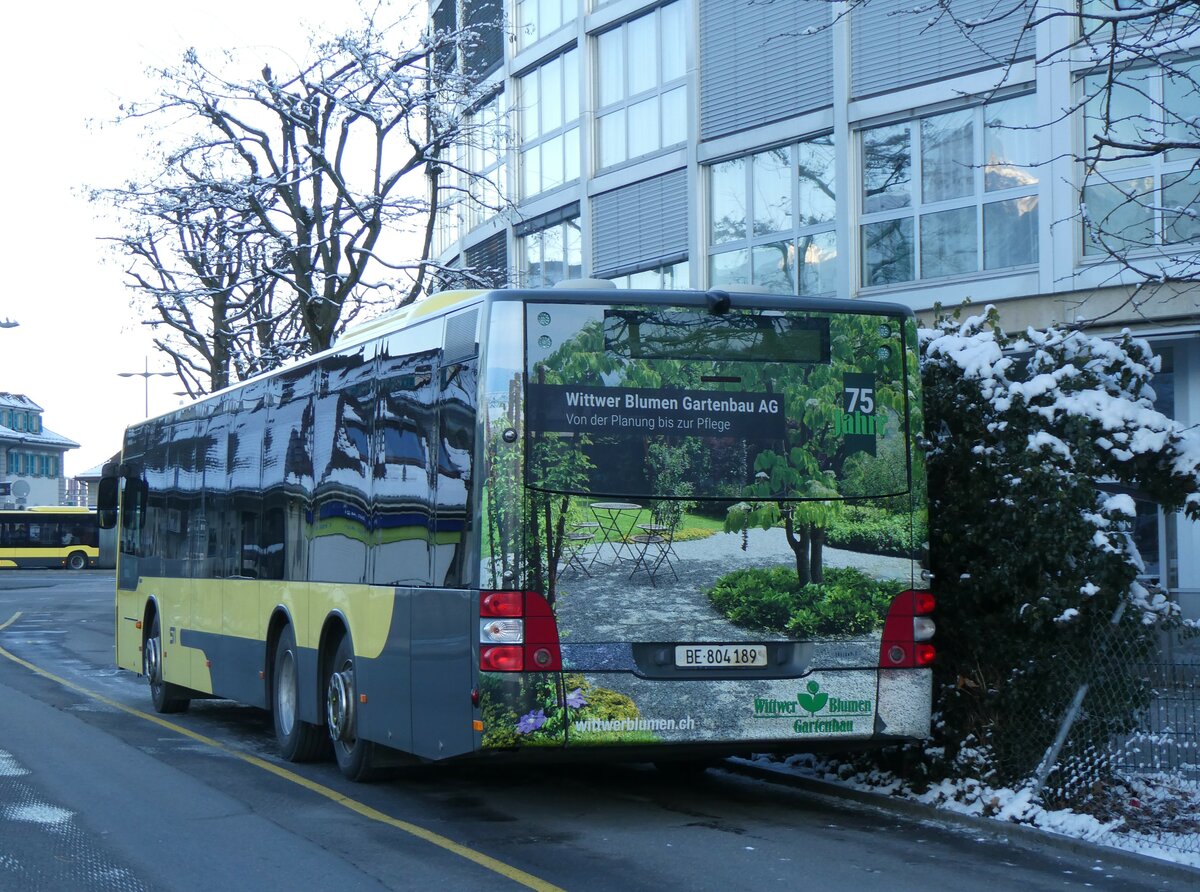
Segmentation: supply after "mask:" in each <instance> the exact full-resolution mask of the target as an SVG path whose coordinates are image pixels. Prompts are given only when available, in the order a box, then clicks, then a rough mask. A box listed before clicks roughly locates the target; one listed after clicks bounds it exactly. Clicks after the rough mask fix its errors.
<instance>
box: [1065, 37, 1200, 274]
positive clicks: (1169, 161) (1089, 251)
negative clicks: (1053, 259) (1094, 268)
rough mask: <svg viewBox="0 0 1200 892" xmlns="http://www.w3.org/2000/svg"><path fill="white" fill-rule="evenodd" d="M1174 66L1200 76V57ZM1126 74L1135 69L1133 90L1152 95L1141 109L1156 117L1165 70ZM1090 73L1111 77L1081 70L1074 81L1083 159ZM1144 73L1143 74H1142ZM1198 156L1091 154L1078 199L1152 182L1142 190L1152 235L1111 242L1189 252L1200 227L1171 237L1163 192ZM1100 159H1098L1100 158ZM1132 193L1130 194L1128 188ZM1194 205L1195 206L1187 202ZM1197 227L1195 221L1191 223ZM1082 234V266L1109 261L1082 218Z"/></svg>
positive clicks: (1137, 249) (1133, 249)
mask: <svg viewBox="0 0 1200 892" xmlns="http://www.w3.org/2000/svg"><path fill="white" fill-rule="evenodd" d="M1172 64H1173V65H1174V66H1176V67H1180V68H1182V67H1187V66H1189V65H1190V66H1191V67H1192V72H1191V76H1192V77H1193V78H1195V79H1197V80H1200V57H1196V58H1191V59H1184V60H1176V61H1174V62H1173V63H1172ZM1122 74H1126V75H1129V74H1132V75H1133V76H1134V77H1135V78H1136V79H1137V81H1136V84H1137V85H1136V87H1135V89H1136V90H1138V91H1144V92H1146V93H1147V94H1148V96H1149V98H1148V100H1139V110H1138V112H1137V114H1139V115H1147V114H1153V115H1155V117H1157V116H1158V114H1159V113H1161V110H1162V108H1163V107H1164V103H1165V98H1164V88H1165V85H1166V80H1167V78H1166V76H1165V71H1164V69H1163V68H1162V67H1161V66H1160V65H1138V66H1132V67H1130V68H1127V69H1125V70H1123V71H1121V72H1118V74H1117V79H1118V81H1119V80H1120V77H1121V75H1122ZM1091 77H1099V78H1105V79H1107V77H1108V75H1107V74H1106V73H1103V72H1095V73H1093V72H1083V73H1081V74H1080V75H1079V76H1078V77H1077V78H1076V82H1075V88H1076V91H1077V100H1078V102H1079V105H1080V114H1079V122H1080V123H1079V127H1078V129H1077V133H1078V139H1079V140H1080V143H1081V145H1080V152H1079V157H1080V158H1086V156H1087V155H1088V153H1089V152H1090V134H1089V130H1090V127H1089V124H1088V111H1089V108H1090V102H1089V93H1090V90H1089V87H1088V80H1089V78H1091ZM1143 78H1145V79H1143ZM1146 102H1148V103H1149V111H1147V110H1146V107H1145V104H1146ZM1153 123H1154V124H1156V125H1157V126H1159V127H1160V128H1162V127H1164V126H1165V125H1164V122H1163V121H1161V120H1159V121H1155V122H1153ZM1139 126H1140V128H1141V129H1142V130H1143V131H1144V130H1145V129H1146V128H1147V126H1149V125H1148V123H1145V122H1141V123H1139ZM1152 135H1153V134H1147V137H1152ZM1198 155H1200V153H1198V152H1195V151H1192V152H1188V151H1186V150H1175V151H1174V153H1172V155H1171V156H1169V157H1168V156H1167V155H1166V154H1165V153H1161V152H1160V153H1158V154H1155V155H1151V156H1148V157H1145V158H1128V159H1107V160H1105V159H1103V158H1100V159H1094V158H1092V159H1087V160H1084V161H1082V162H1081V163H1080V165H1079V192H1078V195H1079V200H1080V203H1081V205H1082V206H1088V202H1087V197H1088V193H1089V190H1090V189H1096V188H1110V189H1111V188H1114V187H1115V188H1116V189H1117V190H1122V187H1125V188H1128V187H1129V186H1130V184H1133V183H1136V182H1137V181H1139V180H1142V181H1147V180H1148V181H1149V182H1150V188H1149V190H1147V191H1144V192H1142V193H1141V195H1143V196H1145V197H1144V199H1140V200H1141V201H1144V207H1145V210H1146V211H1147V212H1148V214H1147V216H1146V220H1147V223H1148V227H1147V228H1148V230H1149V238H1148V240H1147V241H1146V243H1145V244H1141V245H1132V244H1128V245H1122V244H1115V245H1113V247H1114V249H1115V250H1117V251H1125V250H1128V251H1129V253H1131V254H1133V255H1138V254H1141V255H1143V256H1146V255H1152V254H1161V253H1163V252H1171V251H1188V250H1189V246H1190V250H1194V249H1195V243H1196V242H1197V241H1200V229H1198V231H1197V235H1196V236H1194V237H1192V238H1181V239H1171V240H1168V238H1167V235H1166V230H1167V228H1168V226H1169V225H1170V223H1169V222H1168V221H1169V218H1168V215H1167V201H1166V195H1165V194H1164V191H1163V186H1164V179H1168V180H1169V178H1171V177H1173V176H1175V175H1182V174H1187V173H1189V172H1192V171H1193V168H1195V167H1196V165H1197V163H1198ZM1097 161H1098V163H1096V162H1097ZM1197 189H1200V183H1198V184H1197ZM1126 194H1129V193H1126ZM1134 200H1135V199H1134V198H1132V197H1130V198H1128V199H1127V201H1126V203H1125V205H1124V206H1128V204H1127V202H1128V201H1134ZM1096 206H1097V202H1094V201H1093V202H1092V203H1091V207H1090V208H1089V210H1092V211H1094V210H1095V208H1096ZM1189 207H1191V208H1192V209H1193V210H1194V209H1195V205H1194V204H1191V205H1189ZM1193 227H1195V224H1193ZM1077 233H1078V237H1077V239H1076V260H1077V263H1078V265H1080V266H1091V265H1095V264H1097V263H1103V262H1105V261H1107V260H1109V259H1110V258H1109V255H1108V253H1107V252H1106V251H1105V250H1104V249H1103V248H1102V247H1100V246H1099V245H1096V244H1095V242H1094V241H1093V240H1092V237H1091V233H1090V231H1089V228H1088V226H1087V224H1086V223H1085V222H1084V221H1083V220H1082V219H1080V221H1079V225H1078V229H1077Z"/></svg>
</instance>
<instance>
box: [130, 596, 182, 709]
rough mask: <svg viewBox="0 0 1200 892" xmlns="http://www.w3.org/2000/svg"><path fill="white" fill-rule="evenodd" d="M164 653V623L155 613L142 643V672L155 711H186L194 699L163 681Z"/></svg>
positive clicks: (179, 688) (175, 686) (180, 689)
mask: <svg viewBox="0 0 1200 892" xmlns="http://www.w3.org/2000/svg"><path fill="white" fill-rule="evenodd" d="M162 655H163V649H162V623H161V622H159V619H158V614H157V613H155V614H154V620H153V621H152V622H151V623H150V634H149V635H148V636H147V637H146V641H145V642H144V643H143V644H142V674H143V675H145V676H146V679H147V680H148V681H149V682H150V700H151V702H152V703H153V704H154V711H155V712H159V713H164V714H166V713H174V712H186V711H187V708H188V706H189V705H190V704H191V702H192V701H191V699H190V698H189V697H187V696H184V695H183V691H184V689H183V688H181V687H179V686H178V685H173V684H171V683H170V682H168V681H163V672H162V670H163V665H162V664H163V660H162Z"/></svg>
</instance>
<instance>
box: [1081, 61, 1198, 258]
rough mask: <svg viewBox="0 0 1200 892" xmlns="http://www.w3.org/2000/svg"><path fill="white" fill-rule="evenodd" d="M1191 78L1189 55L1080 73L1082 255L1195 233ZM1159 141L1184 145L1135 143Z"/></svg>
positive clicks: (1194, 76)
mask: <svg viewBox="0 0 1200 892" xmlns="http://www.w3.org/2000/svg"><path fill="white" fill-rule="evenodd" d="M1198 82H1200V61H1195V60H1193V61H1189V62H1186V63H1183V64H1178V65H1175V66H1174V67H1173V69H1172V70H1170V71H1164V70H1163V69H1162V68H1160V67H1157V66H1156V67H1152V68H1137V69H1130V70H1127V71H1124V72H1121V73H1120V74H1119V75H1118V76H1117V79H1116V81H1115V82H1114V83H1112V85H1111V89H1108V83H1109V76H1108V75H1107V74H1096V75H1090V76H1088V77H1085V78H1083V79H1082V81H1081V89H1082V90H1083V96H1082V99H1083V102H1084V115H1083V120H1084V124H1083V127H1084V134H1083V138H1084V153H1085V161H1084V171H1083V178H1084V181H1083V194H1082V200H1083V206H1084V208H1085V209H1086V220H1087V223H1086V224H1085V226H1084V227H1083V253H1084V256H1102V255H1104V254H1107V253H1108V252H1110V251H1126V250H1131V249H1132V250H1136V249H1138V248H1152V247H1156V246H1159V245H1174V244H1179V243H1181V242H1191V241H1195V240H1197V239H1200V217H1198V216H1197V211H1198V210H1200V172H1198V171H1197V170H1196V169H1195V167H1196V159H1197V157H1198V156H1200V151H1197V149H1196V148H1195V146H1196V120H1197V118H1198V117H1200V90H1198V89H1197V83H1198ZM1098 140H1100V141H1098ZM1101 141H1102V142H1101ZM1159 141H1163V142H1165V143H1166V144H1168V145H1170V144H1171V143H1172V142H1175V143H1183V144H1185V145H1186V146H1187V148H1172V149H1166V150H1165V151H1160V152H1156V153H1153V154H1148V153H1147V151H1145V150H1144V149H1142V150H1139V149H1138V147H1148V146H1151V145H1153V144H1155V143H1157V142H1159ZM1105 143H1109V144H1112V145H1106V144H1105ZM1122 146H1124V148H1123V147H1122Z"/></svg>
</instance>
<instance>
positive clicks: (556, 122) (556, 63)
mask: <svg viewBox="0 0 1200 892" xmlns="http://www.w3.org/2000/svg"><path fill="white" fill-rule="evenodd" d="M517 86H518V96H519V97H520V99H519V101H520V106H521V108H520V114H519V120H520V126H521V150H520V159H521V160H520V164H521V195H522V197H524V198H528V197H530V196H531V195H538V194H540V193H542V192H545V191H547V190H549V189H555V188H557V187H559V186H561V185H563V183H568V182H570V181H571V180H576V179H579V51H578V50H575V49H572V50H569V51H568V52H565V53H563V54H562V55H561V56H556V57H555V58H553V59H551V60H550V61H549V62H547V63H545V64H544V65H541V66H539V67H538V68H536V69H534V70H533V71H531V72H530V73H529V74H527V75H525V76H524V77H522V78H520V80H519V81H518V82H517Z"/></svg>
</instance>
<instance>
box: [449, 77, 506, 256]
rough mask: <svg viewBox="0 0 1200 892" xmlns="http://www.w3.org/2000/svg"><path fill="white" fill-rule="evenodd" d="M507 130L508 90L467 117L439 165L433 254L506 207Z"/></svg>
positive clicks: (498, 94)
mask: <svg viewBox="0 0 1200 892" xmlns="http://www.w3.org/2000/svg"><path fill="white" fill-rule="evenodd" d="M507 146H508V129H507V127H506V126H505V120H504V95H503V94H502V93H497V94H496V95H495V96H493V97H492V98H491V99H490V100H488V101H487V102H486V103H485V104H484V105H482V106H480V107H479V108H478V109H477V110H476V111H475V112H473V113H472V114H470V115H468V116H466V117H465V118H464V119H463V125H462V137H461V138H460V139H459V140H458V142H456V143H455V144H454V145H452V146H450V148H449V150H448V154H449V157H448V158H447V161H448V162H449V163H448V164H444V165H441V175H440V176H441V179H440V180H439V184H440V187H441V188H440V189H439V193H438V194H439V207H438V214H437V219H436V221H435V224H436V230H435V241H434V251H435V253H441V252H443V251H446V250H448V249H449V248H450V246H451V245H453V244H454V243H455V242H456V241H457V240H458V239H460V238H462V237H463V236H464V235H466V234H467V233H468V232H470V231H471V230H472V229H474V228H475V227H477V226H479V225H481V224H482V223H485V222H487V221H488V220H490V219H491V218H492V217H494V216H496V214H498V213H499V212H500V209H501V207H502V206H503V202H504V199H503V196H504V188H505V185H504V179H505V168H504V160H505V151H506V149H507Z"/></svg>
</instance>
